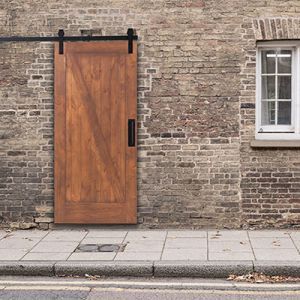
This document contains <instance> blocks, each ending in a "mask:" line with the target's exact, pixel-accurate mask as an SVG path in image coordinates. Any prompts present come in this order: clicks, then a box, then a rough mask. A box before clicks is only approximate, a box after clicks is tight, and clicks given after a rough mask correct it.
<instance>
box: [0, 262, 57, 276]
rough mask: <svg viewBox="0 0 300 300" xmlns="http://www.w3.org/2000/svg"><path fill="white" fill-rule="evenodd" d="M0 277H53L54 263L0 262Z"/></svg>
mask: <svg viewBox="0 0 300 300" xmlns="http://www.w3.org/2000/svg"><path fill="white" fill-rule="evenodd" d="M0 275H16V276H54V262H40V261H36V262H35V261H30V262H25V261H22V262H20V261H16V262H15V261H7V262H5V261H3V262H0Z"/></svg>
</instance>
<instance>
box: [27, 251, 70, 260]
mask: <svg viewBox="0 0 300 300" xmlns="http://www.w3.org/2000/svg"><path fill="white" fill-rule="evenodd" d="M69 256H70V253H62V252H38V253H36V252H33V253H28V254H27V255H25V256H24V257H23V258H22V261H23V260H32V261H51V260H53V261H58V260H63V261H65V260H67V259H68V257H69Z"/></svg>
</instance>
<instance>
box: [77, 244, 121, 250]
mask: <svg viewBox="0 0 300 300" xmlns="http://www.w3.org/2000/svg"><path fill="white" fill-rule="evenodd" d="M124 248H125V245H121V244H81V245H79V246H78V247H77V248H76V250H75V252H118V251H123V250H124Z"/></svg>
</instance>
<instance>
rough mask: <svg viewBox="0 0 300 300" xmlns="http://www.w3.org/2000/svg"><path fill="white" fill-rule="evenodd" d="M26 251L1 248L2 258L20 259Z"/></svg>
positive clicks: (0, 258)
mask: <svg viewBox="0 0 300 300" xmlns="http://www.w3.org/2000/svg"><path fill="white" fill-rule="evenodd" d="M26 253H27V251H26V250H24V249H0V260H19V259H21V258H22V257H23V256H24V255H26Z"/></svg>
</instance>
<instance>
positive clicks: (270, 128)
mask: <svg viewBox="0 0 300 300" xmlns="http://www.w3.org/2000/svg"><path fill="white" fill-rule="evenodd" d="M299 48H300V43H299V45H298V46H297V47H295V46H294V45H291V46H287V45H286V43H285V44H276V45H274V46H272V45H267V46H266V47H265V46H258V48H257V68H256V108H257V109H256V137H258V136H259V137H260V138H264V136H266V135H268V137H269V136H270V135H272V134H276V135H277V136H278V134H280V133H282V134H283V135H284V134H288V135H289V136H291V133H299V130H298V129H299V126H295V125H296V124H297V123H298V119H299V117H298V116H297V115H296V111H299V104H298V101H297V100H298V99H297V98H299V96H298V94H299V93H296V88H297V86H296V82H297V81H296V78H297V77H298V76H297V75H298V74H296V73H297V72H300V69H299V66H298V62H299V59H298V57H299ZM267 50H278V51H279V50H290V51H291V55H292V57H291V73H278V62H277V61H276V70H275V73H262V51H267ZM263 76H277V78H275V81H276V86H275V94H276V95H275V99H262V77H263ZM278 76H291V99H279V98H278V96H279V95H278V88H277V81H278ZM298 86H300V84H299V85H298ZM263 101H274V102H275V105H276V118H275V119H276V123H277V121H278V116H277V114H278V108H277V106H278V105H279V104H278V103H279V101H290V102H291V124H290V125H262V104H263ZM299 113H300V112H299Z"/></svg>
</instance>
